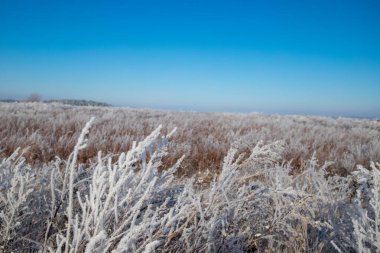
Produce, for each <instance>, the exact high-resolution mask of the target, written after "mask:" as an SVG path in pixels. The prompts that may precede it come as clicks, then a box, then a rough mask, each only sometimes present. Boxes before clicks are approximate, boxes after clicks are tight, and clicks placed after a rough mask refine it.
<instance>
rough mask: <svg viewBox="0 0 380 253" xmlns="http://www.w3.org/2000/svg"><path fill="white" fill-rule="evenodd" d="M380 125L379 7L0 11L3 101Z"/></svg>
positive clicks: (33, 7) (160, 5) (188, 4)
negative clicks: (350, 119) (82, 102)
mask: <svg viewBox="0 0 380 253" xmlns="http://www.w3.org/2000/svg"><path fill="white" fill-rule="evenodd" d="M30 93H39V94H41V95H42V97H43V98H44V99H52V98H77V99H91V100H98V101H103V102H108V103H111V104H114V105H122V106H137V107H153V108H165V109H174V110H196V111H241V112H248V111H259V112H268V113H287V114H322V115H332V116H338V115H342V116H361V117H373V116H374V117H380V2H379V1H375V0H371V1H370V0H365V1H359V0H358V1H350V0H346V1H333V0H330V1H324V0H320V1H311V0H310V1H309V0H305V1H291V0H289V1H285V0H282V1H280V0H278V1H274V0H273V1H271V0H263V1H158V0H157V1H142V0H137V1H77V2H76V1H39V0H37V1H17V0H12V1H7V0H6V1H0V98H24V97H26V96H28V95H29V94H30Z"/></svg>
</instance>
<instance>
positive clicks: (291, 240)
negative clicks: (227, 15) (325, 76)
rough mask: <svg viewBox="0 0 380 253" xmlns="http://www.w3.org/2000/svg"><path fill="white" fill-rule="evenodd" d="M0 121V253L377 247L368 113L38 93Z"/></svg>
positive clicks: (376, 131)
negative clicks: (277, 112)
mask: <svg viewBox="0 0 380 253" xmlns="http://www.w3.org/2000/svg"><path fill="white" fill-rule="evenodd" d="M92 116H94V117H95V118H93V117H92ZM0 119H1V120H0V147H1V148H2V150H3V152H2V158H1V160H0V251H2V252H65V253H67V252H115V253H116V252H145V253H147V252H380V230H379V229H380V217H379V216H380V171H379V170H380V164H379V161H380V123H379V122H377V121H374V120H354V119H345V118H339V119H332V118H323V117H304V116H269V115H262V114H226V113H224V114H221V113H185V112H184V113H180V112H178V113H175V112H165V111H153V110H135V109H116V108H98V107H73V106H67V105H58V104H50V105H48V104H40V103H13V104H5V103H0ZM160 124H163V126H161V125H160ZM175 127H177V130H176V131H175V129H176V128H175ZM17 147H20V148H17ZM69 150H70V151H69Z"/></svg>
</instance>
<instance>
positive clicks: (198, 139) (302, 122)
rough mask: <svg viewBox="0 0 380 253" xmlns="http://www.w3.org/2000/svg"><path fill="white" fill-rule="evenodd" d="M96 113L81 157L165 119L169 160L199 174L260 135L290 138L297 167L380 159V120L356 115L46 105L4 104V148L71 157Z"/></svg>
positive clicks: (346, 167)
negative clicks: (169, 138)
mask: <svg viewBox="0 0 380 253" xmlns="http://www.w3.org/2000/svg"><path fill="white" fill-rule="evenodd" d="M90 116H95V117H96V121H95V122H94V125H93V129H92V132H91V137H90V138H89V140H88V146H87V148H86V149H85V150H82V152H80V153H79V156H78V160H79V161H80V162H87V161H88V160H89V159H92V160H93V161H96V157H97V153H98V151H99V150H101V151H102V152H103V153H104V154H105V155H108V154H120V153H121V152H126V151H127V150H129V149H130V148H131V147H132V144H133V141H141V140H142V139H143V138H144V137H146V136H147V135H148V134H149V133H151V132H152V131H153V130H154V129H155V128H156V127H157V126H158V125H159V124H163V129H162V131H163V132H164V133H167V132H168V131H170V130H171V129H173V128H175V127H177V128H178V129H179V131H178V132H177V134H176V135H175V136H173V141H172V142H170V143H169V147H168V151H169V156H167V157H166V158H165V160H164V165H166V166H168V165H170V164H171V163H174V162H175V161H176V160H177V159H178V158H180V157H181V156H182V155H186V159H185V160H184V161H183V163H182V166H181V168H179V171H178V173H179V174H185V175H187V176H192V175H193V174H195V173H198V172H200V173H203V172H204V171H205V170H207V169H209V170H210V172H211V174H214V173H215V172H217V173H219V172H220V169H221V165H222V162H223V158H224V157H225V156H226V155H227V152H228V150H229V149H230V147H231V145H235V144H236V143H238V146H237V148H238V150H239V152H243V151H244V152H249V151H250V150H251V149H252V148H253V147H254V146H256V145H257V144H258V143H259V142H260V141H264V142H265V143H270V142H272V141H283V144H284V152H283V153H282V154H281V160H284V161H287V162H291V165H292V166H293V167H294V168H295V169H297V170H298V169H300V168H301V167H303V166H305V164H306V163H307V162H308V160H309V159H310V158H311V157H312V156H313V154H314V152H315V156H316V158H317V159H318V160H319V161H320V162H321V163H324V162H325V161H333V162H334V164H332V165H331V166H329V168H327V170H328V171H329V172H332V173H338V174H340V175H346V174H348V173H351V172H352V171H353V170H354V169H355V168H356V166H357V165H359V164H360V165H363V166H365V167H368V168H369V166H370V161H380V122H378V121H375V120H364V119H363V120H357V119H349V118H339V119H332V118H326V117H315V116H313V117H306V116H276V115H264V114H257V113H247V114H238V113H192V112H169V111H157V110H147V109H141V110H140V109H125V108H102V107H83V106H81V107H76V106H68V105H61V104H44V103H12V104H10V103H0V150H3V152H2V153H0V154H3V155H4V156H9V155H11V154H12V153H13V151H14V150H15V149H16V148H18V147H21V148H26V147H29V149H28V150H27V151H26V152H25V153H24V157H25V158H26V160H27V162H28V163H29V164H38V163H39V162H42V163H47V162H50V161H51V160H54V158H55V156H59V157H61V158H67V157H68V156H69V154H70V153H71V152H72V150H73V149H74V146H75V144H76V141H77V138H78V135H79V133H80V131H81V129H82V127H83V126H84V124H85V123H86V122H87V121H88V119H89V117H90Z"/></svg>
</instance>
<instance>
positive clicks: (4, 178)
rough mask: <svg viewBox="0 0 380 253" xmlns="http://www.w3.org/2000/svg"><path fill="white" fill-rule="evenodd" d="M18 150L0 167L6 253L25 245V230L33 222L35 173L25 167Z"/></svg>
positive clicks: (1, 239)
mask: <svg viewBox="0 0 380 253" xmlns="http://www.w3.org/2000/svg"><path fill="white" fill-rule="evenodd" d="M18 152H19V150H16V151H15V152H14V153H13V155H12V156H10V157H9V158H7V159H4V160H3V161H2V162H1V163H0V245H1V249H2V250H4V251H8V250H11V248H12V247H11V245H22V244H23V240H24V238H20V237H19V236H20V234H23V230H25V229H24V228H23V226H28V225H29V224H27V223H26V221H28V220H29V219H30V216H31V215H32V212H31V210H30V208H29V205H30V203H31V198H30V195H31V193H32V192H33V189H34V187H35V184H34V180H33V173H32V172H31V170H30V168H29V167H28V166H26V165H24V164H23V162H24V160H23V159H22V158H20V156H19V154H18Z"/></svg>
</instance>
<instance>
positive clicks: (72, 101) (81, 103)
mask: <svg viewBox="0 0 380 253" xmlns="http://www.w3.org/2000/svg"><path fill="white" fill-rule="evenodd" d="M0 102H5V103H15V102H44V103H61V104H66V105H76V106H106V107H108V106H112V105H111V104H108V103H104V102H97V101H92V100H84V99H50V100H42V97H41V96H40V95H39V94H31V95H30V96H28V97H27V98H26V99H23V100H16V99H0Z"/></svg>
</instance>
